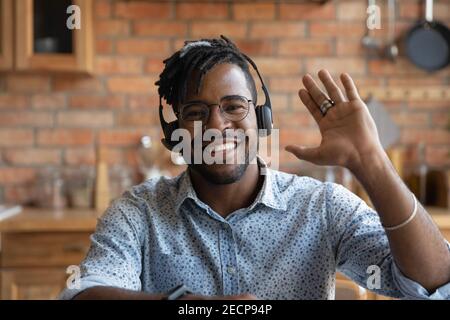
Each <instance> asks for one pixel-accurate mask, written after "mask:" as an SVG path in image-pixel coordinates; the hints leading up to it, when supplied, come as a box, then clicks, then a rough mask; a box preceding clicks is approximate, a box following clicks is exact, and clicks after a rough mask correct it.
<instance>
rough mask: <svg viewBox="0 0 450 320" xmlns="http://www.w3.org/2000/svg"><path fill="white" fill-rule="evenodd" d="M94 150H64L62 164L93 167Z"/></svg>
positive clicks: (88, 148)
mask: <svg viewBox="0 0 450 320" xmlns="http://www.w3.org/2000/svg"><path fill="white" fill-rule="evenodd" d="M95 160H96V159H95V150H94V148H91V147H87V148H84V147H83V148H74V147H70V148H65V151H64V163H65V164H68V165H73V166H78V165H94V164H95Z"/></svg>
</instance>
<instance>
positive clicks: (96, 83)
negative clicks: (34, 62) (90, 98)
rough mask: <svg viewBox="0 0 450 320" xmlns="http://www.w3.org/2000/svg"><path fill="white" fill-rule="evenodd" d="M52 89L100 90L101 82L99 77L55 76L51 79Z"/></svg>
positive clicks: (74, 90) (101, 89)
mask: <svg viewBox="0 0 450 320" xmlns="http://www.w3.org/2000/svg"><path fill="white" fill-rule="evenodd" d="M53 89H54V91H68V92H71V93H74V92H101V91H103V83H102V82H101V80H100V79H99V78H91V77H84V76H83V77H80V76H73V75H60V76H55V78H54V80H53Z"/></svg>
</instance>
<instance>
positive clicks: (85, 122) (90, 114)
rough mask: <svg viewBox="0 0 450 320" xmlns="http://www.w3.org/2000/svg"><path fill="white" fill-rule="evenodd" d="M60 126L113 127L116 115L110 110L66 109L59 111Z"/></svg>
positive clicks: (58, 120)
mask: <svg viewBox="0 0 450 320" xmlns="http://www.w3.org/2000/svg"><path fill="white" fill-rule="evenodd" d="M57 123H58V126H60V127H94V128H95V127H111V126H112V125H113V123H114V116H113V114H112V113H111V112H109V111H64V112H60V113H58V117H57Z"/></svg>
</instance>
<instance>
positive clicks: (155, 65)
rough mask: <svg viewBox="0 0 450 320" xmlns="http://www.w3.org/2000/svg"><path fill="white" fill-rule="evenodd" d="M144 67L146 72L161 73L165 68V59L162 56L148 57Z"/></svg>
mask: <svg viewBox="0 0 450 320" xmlns="http://www.w3.org/2000/svg"><path fill="white" fill-rule="evenodd" d="M144 69H145V72H146V73H157V74H158V75H159V74H160V73H161V72H162V71H163V70H164V63H163V60H162V59H160V58H148V59H147V61H146V63H145V68H144Z"/></svg>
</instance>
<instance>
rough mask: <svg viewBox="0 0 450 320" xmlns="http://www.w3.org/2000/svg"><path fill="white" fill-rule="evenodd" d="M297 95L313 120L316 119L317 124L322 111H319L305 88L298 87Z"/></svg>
mask: <svg viewBox="0 0 450 320" xmlns="http://www.w3.org/2000/svg"><path fill="white" fill-rule="evenodd" d="M298 95H299V97H300V99H301V100H302V102H303V104H304V105H305V106H306V108H308V110H309V112H310V113H311V115H312V116H313V118H314V120H316V122H317V124H318V123H319V121H320V120H321V119H322V113H320V110H319V107H318V106H317V104H316V103H315V102H314V100H313V98H312V97H311V95H310V94H309V93H308V91H306V90H305V89H300V91H299V92H298Z"/></svg>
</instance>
